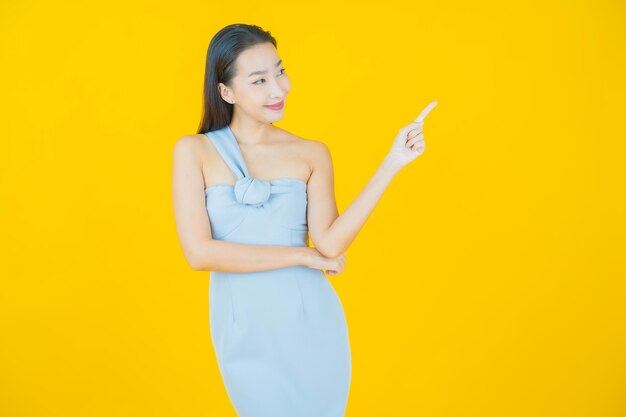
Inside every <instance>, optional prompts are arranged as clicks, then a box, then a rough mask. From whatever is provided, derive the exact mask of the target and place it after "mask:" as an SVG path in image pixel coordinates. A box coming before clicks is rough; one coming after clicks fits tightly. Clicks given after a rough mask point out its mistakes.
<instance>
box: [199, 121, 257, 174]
mask: <svg viewBox="0 0 626 417" xmlns="http://www.w3.org/2000/svg"><path fill="white" fill-rule="evenodd" d="M205 135H206V136H207V137H208V138H209V139H210V140H211V142H212V143H213V146H215V148H216V149H217V152H218V153H219V154H220V156H221V157H222V159H223V160H224V162H225V163H226V165H228V167H229V168H230V170H231V172H232V173H233V175H234V176H235V178H236V179H237V180H240V179H242V178H245V177H247V176H248V169H247V167H246V163H245V161H244V160H243V155H242V154H241V149H240V148H239V143H237V139H236V138H235V135H234V134H233V132H232V131H231V130H230V126H228V125H226V126H225V127H223V128H221V129H217V130H212V131H209V132H206V133H205Z"/></svg>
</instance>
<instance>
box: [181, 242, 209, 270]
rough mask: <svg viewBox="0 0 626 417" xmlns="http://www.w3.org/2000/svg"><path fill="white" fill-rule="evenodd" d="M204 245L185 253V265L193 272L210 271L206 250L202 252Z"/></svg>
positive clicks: (196, 246)
mask: <svg viewBox="0 0 626 417" xmlns="http://www.w3.org/2000/svg"><path fill="white" fill-rule="evenodd" d="M203 247H204V245H201V244H200V245H195V248H194V249H193V250H189V251H188V252H187V253H185V259H186V260H187V264H188V265H189V267H190V268H191V269H192V270H193V271H210V267H211V265H210V263H209V261H208V259H207V253H210V251H208V250H203Z"/></svg>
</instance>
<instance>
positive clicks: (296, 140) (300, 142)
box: [281, 129, 330, 168]
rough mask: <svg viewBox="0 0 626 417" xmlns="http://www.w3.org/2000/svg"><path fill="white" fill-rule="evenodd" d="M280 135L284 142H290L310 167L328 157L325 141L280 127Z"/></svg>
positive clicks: (328, 151)
mask: <svg viewBox="0 0 626 417" xmlns="http://www.w3.org/2000/svg"><path fill="white" fill-rule="evenodd" d="M281 131H282V132H281V135H282V136H283V137H284V138H285V141H286V142H290V143H292V144H293V146H294V147H295V148H296V149H297V150H298V153H299V154H300V155H302V156H303V157H304V158H305V159H306V160H307V162H308V164H309V166H310V167H312V168H313V167H315V166H316V165H319V164H320V163H322V164H323V163H324V161H326V160H328V159H329V158H330V150H329V148H328V145H326V143H324V142H322V141H321V140H316V139H310V138H305V137H301V136H298V135H295V134H293V133H291V132H287V131H286V130H282V129H281Z"/></svg>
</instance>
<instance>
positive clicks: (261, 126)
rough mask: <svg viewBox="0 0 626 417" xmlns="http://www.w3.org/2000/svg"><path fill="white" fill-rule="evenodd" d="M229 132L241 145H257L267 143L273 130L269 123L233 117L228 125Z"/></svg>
mask: <svg viewBox="0 0 626 417" xmlns="http://www.w3.org/2000/svg"><path fill="white" fill-rule="evenodd" d="M229 126H230V130H231V131H232V132H233V134H234V135H235V138H236V139H237V142H238V143H239V144H242V145H258V144H261V143H265V142H267V138H268V137H269V134H270V132H271V131H272V130H273V129H274V126H272V125H271V124H270V123H265V122H259V121H258V120H254V119H251V118H245V119H243V118H240V117H236V116H235V115H233V118H232V120H231V122H230V123H229Z"/></svg>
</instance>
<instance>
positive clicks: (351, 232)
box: [307, 101, 437, 258]
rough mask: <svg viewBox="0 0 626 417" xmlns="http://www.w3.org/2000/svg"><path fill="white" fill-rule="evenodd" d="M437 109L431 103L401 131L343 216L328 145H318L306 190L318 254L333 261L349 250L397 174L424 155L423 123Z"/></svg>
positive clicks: (433, 103)
mask: <svg viewBox="0 0 626 417" xmlns="http://www.w3.org/2000/svg"><path fill="white" fill-rule="evenodd" d="M436 105H437V102H436V101H433V102H432V103H430V104H429V105H428V106H427V107H426V108H425V109H424V110H423V111H422V112H421V113H420V115H419V116H418V117H417V119H415V121H413V122H411V123H409V124H408V125H407V126H405V127H403V128H402V129H400V130H399V132H398V135H397V136H396V139H395V140H394V142H393V145H392V147H391V150H390V151H389V153H388V154H387V155H386V156H385V157H384V159H383V161H382V162H381V164H380V166H379V167H378V169H377V170H376V172H375V173H374V175H373V176H372V178H371V179H370V181H369V182H368V183H367V185H366V186H365V187H364V188H363V190H362V191H361V193H359V195H358V196H357V197H356V198H355V199H354V201H353V202H352V203H351V204H350V206H348V208H347V209H346V210H345V211H344V212H343V213H342V214H341V215H339V212H338V210H337V204H336V201H335V189H334V172H333V164H332V158H331V155H330V151H329V149H328V146H327V145H326V144H324V143H323V142H316V141H315V142H316V143H315V145H316V146H315V150H314V152H313V160H312V166H313V172H312V174H311V177H310V178H309V181H308V189H307V194H308V205H307V222H308V225H309V235H310V237H311V241H312V242H313V244H314V245H315V248H316V249H317V250H318V252H320V253H321V254H322V255H324V256H326V257H328V258H334V257H337V256H339V255H341V254H342V253H344V252H345V251H346V250H347V249H348V247H349V246H350V245H351V244H352V242H353V241H354V239H355V238H356V236H357V234H358V233H359V231H360V230H361V228H362V227H363V225H364V224H365V221H366V220H367V219H368V218H369V216H370V214H371V213H372V211H373V210H374V207H376V204H378V201H379V200H380V198H381V197H382V195H383V193H384V192H385V190H386V189H387V187H388V186H389V184H390V183H391V180H392V179H393V178H394V176H395V175H396V173H398V171H400V170H401V169H402V168H403V167H404V166H406V165H407V164H408V163H409V162H411V161H413V160H414V159H415V158H417V157H418V156H419V155H421V154H422V153H423V152H424V149H425V147H426V146H425V143H424V135H423V133H422V130H423V125H424V122H423V120H424V118H425V117H426V115H428V113H429V112H430V111H431V110H432V109H433V108H434V107H435V106H436Z"/></svg>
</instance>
